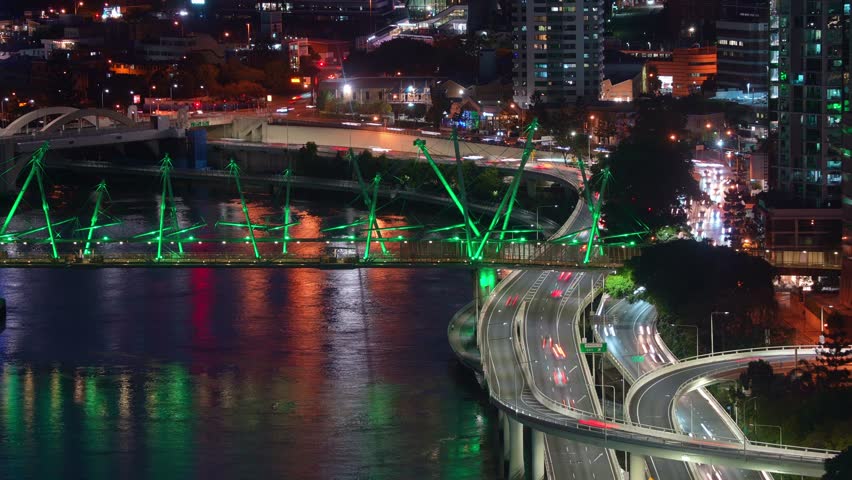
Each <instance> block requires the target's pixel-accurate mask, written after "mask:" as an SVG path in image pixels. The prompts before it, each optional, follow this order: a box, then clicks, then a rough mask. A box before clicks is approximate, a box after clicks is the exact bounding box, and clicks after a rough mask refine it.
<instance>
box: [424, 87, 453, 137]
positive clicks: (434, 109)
mask: <svg viewBox="0 0 852 480" xmlns="http://www.w3.org/2000/svg"><path fill="white" fill-rule="evenodd" d="M429 93H430V96H431V97H432V106H431V107H429V111H428V112H426V120H428V121H429V122H430V123H432V126H433V127H435V128H439V127H440V126H441V120H443V119H444V112H449V111H450V103H451V102H450V99H449V98H447V89H446V87H445V86H444V85H440V84H439V83H438V82H432V85H431V86H430V87H429Z"/></svg>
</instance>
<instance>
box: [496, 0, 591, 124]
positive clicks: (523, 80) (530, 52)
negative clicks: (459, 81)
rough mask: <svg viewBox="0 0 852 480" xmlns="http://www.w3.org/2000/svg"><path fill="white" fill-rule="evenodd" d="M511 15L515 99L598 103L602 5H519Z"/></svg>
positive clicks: (538, 1) (587, 0)
mask: <svg viewBox="0 0 852 480" xmlns="http://www.w3.org/2000/svg"><path fill="white" fill-rule="evenodd" d="M514 5H515V8H514V10H513V12H512V31H513V50H514V52H513V55H514V60H513V85H514V95H513V96H514V100H515V102H516V103H518V104H519V105H522V106H524V107H527V106H529V104H531V103H534V102H543V103H545V104H559V103H574V102H575V101H576V100H577V99H579V98H584V99H586V100H589V101H594V100H597V99H598V97H599V95H600V83H601V79H602V78H603V21H604V18H603V2H602V0H576V1H566V2H562V1H554V0H519V1H517V2H515V4H514Z"/></svg>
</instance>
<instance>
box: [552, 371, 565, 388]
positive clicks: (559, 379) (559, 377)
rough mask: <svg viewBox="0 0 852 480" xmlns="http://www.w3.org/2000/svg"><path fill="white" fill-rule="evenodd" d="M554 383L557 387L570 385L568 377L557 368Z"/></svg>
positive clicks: (554, 372)
mask: <svg viewBox="0 0 852 480" xmlns="http://www.w3.org/2000/svg"><path fill="white" fill-rule="evenodd" d="M553 383H555V384H557V385H565V384H566V383H568V377H567V376H566V375H565V372H564V371H563V370H562V369H561V368H557V369H556V370H554V371H553Z"/></svg>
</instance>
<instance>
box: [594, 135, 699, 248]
mask: <svg viewBox="0 0 852 480" xmlns="http://www.w3.org/2000/svg"><path fill="white" fill-rule="evenodd" d="M604 169H609V173H610V174H611V175H612V179H613V180H612V185H610V188H609V191H608V192H606V195H605V197H604V199H605V201H604V205H603V210H602V211H603V218H604V222H605V224H606V230H607V232H608V233H609V234H625V233H629V232H635V231H637V230H645V229H650V230H651V231H656V230H657V229H659V228H661V227H665V226H670V225H673V226H678V227H681V226H683V225H685V223H686V220H687V215H686V210H685V209H684V205H685V204H686V203H687V201H688V200H694V199H699V198H701V197H702V192H701V189H700V188H699V186H698V182H697V181H696V180H695V178H694V177H693V175H692V161H691V160H690V158H689V155H688V152H687V150H686V149H685V148H684V146H683V145H681V144H679V143H676V142H672V141H671V140H669V139H668V137H667V136H666V137H663V136H662V135H654V136H651V135H649V134H639V135H637V134H634V135H633V136H631V137H630V138H628V139H627V140H625V141H624V142H622V143H621V144H620V145H619V146H618V148H617V149H616V150H615V152H613V153H612V154H610V155H609V158H607V157H604V158H601V159H600V160H599V162H598V163H597V164H596V165H595V166H593V168H592V171H593V173H594V175H593V177H592V179H591V187H592V188H593V189H595V190H598V191H599V190H600V188H601V185H602V182H603V171H604Z"/></svg>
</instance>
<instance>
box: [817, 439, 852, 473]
mask: <svg viewBox="0 0 852 480" xmlns="http://www.w3.org/2000/svg"><path fill="white" fill-rule="evenodd" d="M849 478H852V447H846V448H845V449H843V451H842V452H840V454H839V455H837V456H836V457H834V458H829V459H828V460H826V461H825V475H823V476H822V480H847V479H849Z"/></svg>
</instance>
